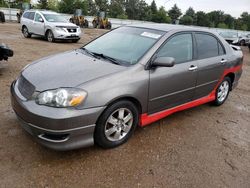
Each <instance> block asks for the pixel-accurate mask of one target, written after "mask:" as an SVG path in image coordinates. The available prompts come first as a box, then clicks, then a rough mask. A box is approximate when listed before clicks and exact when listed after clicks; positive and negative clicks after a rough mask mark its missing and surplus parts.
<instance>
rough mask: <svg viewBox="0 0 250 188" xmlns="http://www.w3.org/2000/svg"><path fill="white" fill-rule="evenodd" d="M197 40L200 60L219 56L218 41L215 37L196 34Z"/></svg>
mask: <svg viewBox="0 0 250 188" xmlns="http://www.w3.org/2000/svg"><path fill="white" fill-rule="evenodd" d="M195 38H196V42H197V51H198V59H205V58H210V57H215V56H218V55H219V45H218V40H217V39H216V38H215V37H213V36H212V35H209V34H201V33H199V34H195ZM221 48H222V46H221ZM222 49H223V48H222ZM222 52H223V51H222Z"/></svg>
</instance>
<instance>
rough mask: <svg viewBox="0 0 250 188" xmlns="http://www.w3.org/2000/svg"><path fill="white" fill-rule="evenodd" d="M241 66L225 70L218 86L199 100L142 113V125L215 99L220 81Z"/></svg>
mask: <svg viewBox="0 0 250 188" xmlns="http://www.w3.org/2000/svg"><path fill="white" fill-rule="evenodd" d="M241 68H242V65H238V66H236V67H231V68H229V69H226V70H225V71H224V73H223V75H222V77H221V78H220V80H219V82H218V84H217V85H216V87H215V88H214V89H213V91H212V92H211V93H210V94H209V95H208V96H206V97H202V98H200V99H197V100H194V101H191V102H188V103H185V104H182V105H179V106H176V107H173V108H170V109H167V110H163V111H160V112H157V113H154V114H151V115H148V114H147V113H145V114H142V115H141V118H140V126H142V127H143V126H146V125H148V124H151V123H153V122H155V121H157V120H160V119H162V118H164V117H166V116H169V115H171V114H173V113H175V112H179V111H182V110H186V109H188V108H192V107H195V106H199V105H202V104H205V103H208V102H211V101H214V100H215V93H216V89H217V87H218V86H219V84H220V82H221V81H222V80H223V78H224V77H225V76H226V75H227V74H229V73H233V72H237V71H239V70H240V69H241Z"/></svg>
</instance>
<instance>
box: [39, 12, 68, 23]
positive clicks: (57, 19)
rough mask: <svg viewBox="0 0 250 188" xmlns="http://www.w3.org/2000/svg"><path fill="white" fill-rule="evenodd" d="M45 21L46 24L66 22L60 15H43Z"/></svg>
mask: <svg viewBox="0 0 250 188" xmlns="http://www.w3.org/2000/svg"><path fill="white" fill-rule="evenodd" d="M43 16H44V17H45V19H46V20H47V21H48V22H64V23H65V22H68V21H67V20H66V19H65V18H64V17H63V16H62V15H60V14H43Z"/></svg>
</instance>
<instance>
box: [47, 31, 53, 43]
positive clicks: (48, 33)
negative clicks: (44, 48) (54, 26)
mask: <svg viewBox="0 0 250 188" xmlns="http://www.w3.org/2000/svg"><path fill="white" fill-rule="evenodd" d="M46 39H47V41H48V42H55V38H54V34H53V32H52V31H51V30H48V31H47V32H46Z"/></svg>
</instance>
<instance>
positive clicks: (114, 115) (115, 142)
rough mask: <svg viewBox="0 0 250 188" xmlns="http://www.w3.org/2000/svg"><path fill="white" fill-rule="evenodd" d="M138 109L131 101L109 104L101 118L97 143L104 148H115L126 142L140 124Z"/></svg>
mask: <svg viewBox="0 0 250 188" xmlns="http://www.w3.org/2000/svg"><path fill="white" fill-rule="evenodd" d="M138 119H139V115H138V109H137V107H136V106H135V105H134V104H133V103H132V102H130V101H119V102H117V103H114V104H112V105H111V106H109V107H108V108H107V109H106V110H105V111H104V113H103V114H102V115H101V117H100V118H99V120H98V122H97V125H96V129H95V133H94V140H95V143H96V144H97V145H99V146H101V147H103V148H113V147H116V146H119V145H121V144H123V143H125V142H126V141H127V140H128V139H129V138H130V137H131V135H132V134H133V132H134V130H135V128H136V126H137V124H138Z"/></svg>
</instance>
